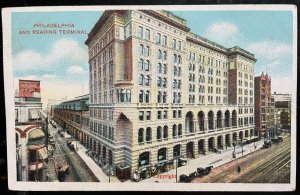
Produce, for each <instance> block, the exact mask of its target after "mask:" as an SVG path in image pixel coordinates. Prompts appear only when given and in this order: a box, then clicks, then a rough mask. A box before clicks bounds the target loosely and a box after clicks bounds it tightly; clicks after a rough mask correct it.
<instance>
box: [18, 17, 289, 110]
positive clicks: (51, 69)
mask: <svg viewBox="0 0 300 195" xmlns="http://www.w3.org/2000/svg"><path fill="white" fill-rule="evenodd" d="M102 13H103V12H100V11H76V12H75V11H73V12H70V11H69V12H15V13H12V54H13V56H12V57H13V75H14V84H15V86H17V84H18V79H36V80H40V81H41V96H42V102H43V104H44V106H45V105H46V104H47V102H48V99H61V98H62V97H65V96H67V98H68V99H71V98H74V97H76V96H79V95H83V94H87V93H88V78H89V75H88V67H89V66H88V51H87V46H86V45H85V43H84V42H85V40H86V39H87V34H60V33H59V32H58V31H57V33H56V34H32V32H33V30H53V29H55V28H43V27H40V26H41V25H42V24H45V25H47V24H70V26H69V27H67V28H59V29H66V30H79V31H85V32H86V33H89V32H90V30H91V29H92V28H93V26H94V25H95V23H96V22H97V21H98V19H99V18H100V16H101V15H102ZM173 13H174V14H176V15H178V16H180V17H182V18H184V19H186V20H187V25H188V27H190V28H191V31H192V32H193V33H195V34H198V35H200V36H202V37H204V38H207V39H209V40H211V41H214V42H216V43H218V44H220V45H223V46H225V47H233V46H236V45H238V46H239V47H241V48H243V49H246V50H247V51H250V52H251V53H253V54H254V55H255V57H256V59H257V62H256V65H255V76H259V75H260V74H261V73H262V71H264V72H266V71H267V72H268V74H269V75H271V78H272V92H274V91H276V92H277V93H292V91H291V89H290V88H287V87H286V85H283V83H286V84H288V83H291V82H292V66H293V65H292V48H293V34H292V32H293V28H292V27H293V24H292V12H291V11H173ZM57 30H58V29H57ZM28 31H29V32H30V33H29V34H28Z"/></svg>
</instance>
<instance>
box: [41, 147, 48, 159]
mask: <svg viewBox="0 0 300 195" xmlns="http://www.w3.org/2000/svg"><path fill="white" fill-rule="evenodd" d="M47 157H48V153H47V149H46V147H43V148H41V149H39V159H43V160H44V159H46V158H47Z"/></svg>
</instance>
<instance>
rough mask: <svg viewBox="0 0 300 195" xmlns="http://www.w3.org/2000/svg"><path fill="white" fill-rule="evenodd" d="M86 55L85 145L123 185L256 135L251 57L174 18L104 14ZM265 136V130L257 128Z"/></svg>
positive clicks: (167, 14) (147, 12) (140, 13)
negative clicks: (175, 161) (180, 159)
mask: <svg viewBox="0 0 300 195" xmlns="http://www.w3.org/2000/svg"><path fill="white" fill-rule="evenodd" d="M85 43H86V44H87V45H88V49H89V76H90V78H89V91H90V105H89V117H90V120H89V133H87V134H86V135H85V136H84V139H83V144H84V145H85V146H87V147H88V148H90V149H92V150H94V152H95V153H96V154H97V155H98V156H99V158H100V159H101V162H102V164H101V166H102V168H103V169H104V170H105V171H110V174H116V175H117V176H118V178H120V179H128V178H130V177H131V176H132V175H133V172H135V171H137V172H139V173H140V174H141V176H142V177H146V176H147V173H148V171H149V169H153V168H155V169H156V170H162V169H165V168H169V167H172V165H173V159H174V158H175V157H177V156H184V157H187V158H197V157H200V158H201V155H205V154H208V153H210V152H215V151H217V150H222V149H224V148H226V147H231V146H232V144H233V142H236V143H238V142H242V141H245V140H250V139H254V138H256V137H257V136H258V134H257V132H256V131H255V126H254V77H253V74H254V68H255V62H256V59H255V57H254V55H253V54H252V53H250V52H248V51H245V50H243V49H241V48H240V47H237V46H236V47H233V48H225V47H223V46H221V45H218V44H216V43H214V42H212V41H209V40H207V39H204V38H202V37H200V36H199V35H196V34H194V33H192V32H191V31H190V28H189V27H188V26H187V23H186V20H185V19H183V18H180V17H178V16H176V15H174V14H173V13H171V12H169V11H154V10H141V11H140V10H110V11H105V12H104V13H103V14H102V16H101V18H100V19H99V20H98V22H97V23H96V25H95V26H94V28H93V29H92V31H91V32H90V33H89V36H88V39H87V40H86V42H85ZM259 130H260V131H261V128H260V129H259Z"/></svg>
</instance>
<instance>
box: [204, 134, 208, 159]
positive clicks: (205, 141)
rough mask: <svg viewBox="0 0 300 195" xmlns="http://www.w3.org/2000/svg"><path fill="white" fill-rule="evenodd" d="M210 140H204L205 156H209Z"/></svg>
mask: <svg viewBox="0 0 300 195" xmlns="http://www.w3.org/2000/svg"><path fill="white" fill-rule="evenodd" d="M208 139H209V138H204V144H203V148H204V155H206V154H208Z"/></svg>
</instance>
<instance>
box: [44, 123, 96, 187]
mask: <svg viewBox="0 0 300 195" xmlns="http://www.w3.org/2000/svg"><path fill="white" fill-rule="evenodd" d="M49 133H50V134H51V135H52V136H53V138H54V141H55V150H54V153H53V157H52V158H50V159H49V167H50V168H52V173H55V175H56V177H57V168H56V171H55V167H57V164H58V163H57V162H58V161H59V162H60V163H62V164H66V163H67V164H68V165H69V172H68V174H65V175H66V177H65V179H64V181H66V182H80V181H81V182H99V180H98V179H97V177H96V176H95V175H94V173H93V172H92V171H91V170H90V168H89V167H88V166H87V165H86V163H85V162H84V161H83V160H82V159H81V158H80V156H79V155H78V154H77V153H76V151H75V150H71V149H70V148H69V147H68V146H67V141H66V138H64V137H61V136H60V135H59V133H58V130H57V129H56V128H53V126H52V125H51V124H49ZM50 170H51V169H50ZM50 175H51V174H50ZM52 175H53V174H52ZM53 180H55V179H54V178H53ZM56 180H57V179H56Z"/></svg>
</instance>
